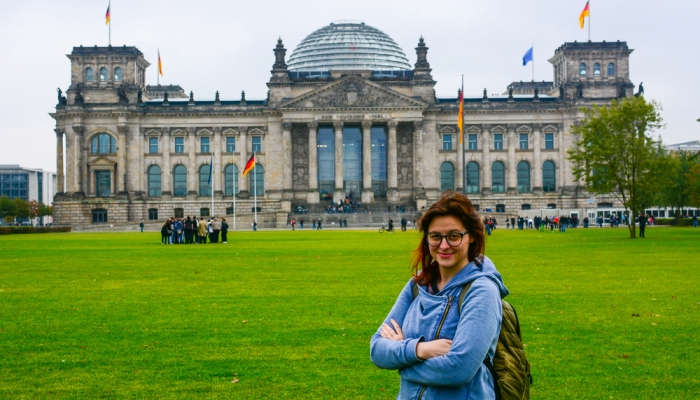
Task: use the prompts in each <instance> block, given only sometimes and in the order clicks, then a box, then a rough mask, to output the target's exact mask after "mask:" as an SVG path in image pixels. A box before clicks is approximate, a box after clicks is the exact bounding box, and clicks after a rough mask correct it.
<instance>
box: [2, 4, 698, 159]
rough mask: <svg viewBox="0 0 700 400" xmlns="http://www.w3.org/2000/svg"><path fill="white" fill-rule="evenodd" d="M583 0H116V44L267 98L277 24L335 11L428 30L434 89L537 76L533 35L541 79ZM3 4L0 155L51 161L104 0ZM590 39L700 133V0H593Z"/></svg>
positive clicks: (227, 92) (476, 90)
mask: <svg viewBox="0 0 700 400" xmlns="http://www.w3.org/2000/svg"><path fill="white" fill-rule="evenodd" d="M584 5H585V1H584V0H530V1H523V0H480V1H476V0H462V1H447V0H436V1H411V0H403V1H385V0H370V1H366V0H353V1H340V0H324V1H302V0H297V1H288V0H287V1H277V0H274V1H271V0H266V1H251V0H246V1H236V0H226V1H224V0H221V1H219V0H216V1H214V0H200V1H197V2H195V1H191V0H190V1H181V0H167V1H166V0H113V1H112V45H114V46H121V45H124V44H126V45H129V46H136V47H137V48H139V49H140V50H141V51H142V52H143V53H144V54H145V56H146V59H147V60H148V61H149V62H151V64H152V66H151V67H149V69H148V70H147V77H146V81H147V84H155V81H156V63H157V56H156V52H157V49H158V48H160V53H161V57H162V59H163V66H164V74H165V75H164V78H162V79H161V83H166V84H170V83H172V84H179V85H181V86H182V87H183V88H184V89H185V91H187V92H189V91H190V90H193V91H194V95H195V99H198V100H206V99H208V100H211V99H213V98H214V92H215V91H216V90H219V91H220V92H221V98H222V100H238V99H239V98H240V92H241V90H245V91H246V97H247V99H248V100H254V99H264V98H265V97H266V93H267V87H266V86H265V83H266V82H267V81H268V79H269V75H270V69H271V67H272V64H273V61H274V57H273V53H272V48H273V47H274V46H275V43H276V41H277V38H278V37H281V38H282V40H283V41H284V45H285V47H286V48H287V57H289V56H290V55H291V53H292V51H293V50H294V48H295V47H296V46H297V45H298V44H299V43H300V42H301V40H302V39H303V38H304V37H306V36H307V35H308V34H310V33H311V32H313V31H314V30H316V29H319V28H321V27H323V26H325V25H328V24H329V23H330V22H333V21H338V20H347V19H350V20H355V21H362V22H365V23H366V24H368V25H371V26H373V27H375V28H378V29H380V30H382V31H383V32H385V33H386V34H388V35H389V36H390V37H392V38H393V39H394V40H395V41H396V42H397V43H398V45H399V46H400V47H401V48H403V50H404V52H405V53H406V56H407V57H408V59H409V61H410V63H411V65H413V64H414V63H415V59H416V55H415V50H414V48H415V46H416V44H417V42H418V38H419V37H420V36H421V35H422V36H423V37H424V38H425V42H426V44H427V46H428V47H429V48H430V50H429V51H428V61H429V62H430V65H431V67H432V69H433V77H434V79H435V80H436V81H437V86H436V91H437V95H438V96H439V97H454V96H456V90H457V88H458V86H459V80H460V74H464V86H465V95H466V96H467V97H477V96H479V97H480V96H481V91H482V90H483V89H484V88H487V90H488V92H489V93H502V92H504V91H505V88H506V86H507V85H508V84H509V83H510V82H511V81H518V80H529V79H530V78H531V69H530V66H529V65H528V66H527V67H523V66H522V65H521V59H522V56H523V54H524V53H525V51H526V50H527V49H528V48H529V47H530V45H531V44H534V66H535V79H536V80H548V81H551V80H552V79H553V77H552V74H553V73H552V67H551V65H550V64H549V63H548V62H547V59H548V58H550V57H551V56H552V55H553V54H554V50H555V49H556V48H557V47H558V46H560V45H561V44H563V43H564V42H570V41H574V40H578V41H585V40H587V29H584V30H581V29H579V27H578V15H579V13H580V12H581V10H582V9H583V7H584ZM2 8H3V11H2V13H1V14H0V38H1V39H0V54H2V58H3V62H2V63H0V88H1V89H2V94H1V95H0V116H1V117H2V121H1V122H0V164H21V165H22V166H24V167H29V168H43V169H48V170H51V171H55V169H56V137H55V134H54V132H53V129H54V127H55V124H54V120H53V119H52V118H51V117H50V116H49V115H48V113H49V112H52V111H53V110H54V109H55V104H56V88H57V87H60V88H61V89H62V90H64V91H65V89H67V87H68V85H69V84H70V62H69V60H68V59H67V58H66V56H65V55H66V54H68V53H70V52H71V49H72V47H73V46H78V45H81V44H82V45H84V46H92V45H99V46H105V45H106V44H107V32H108V31H107V27H106V26H105V23H104V14H105V11H106V8H107V1H106V0H104V1H95V0H90V1H88V0H84V1H77V0H54V1H39V0H25V1H11V2H10V1H8V2H3V7H2ZM591 18H592V20H591V22H592V25H591V27H592V29H591V39H592V40H594V41H602V40H607V41H615V40H624V41H627V43H628V45H629V47H630V48H632V49H634V52H633V53H632V55H631V56H630V78H631V80H632V82H633V83H634V84H635V85H638V84H639V82H640V81H643V82H644V88H645V96H646V98H647V99H652V100H656V101H658V102H659V103H660V104H661V105H662V108H663V111H662V114H663V117H664V119H665V122H666V127H665V128H664V129H663V130H662V131H660V132H659V134H660V135H661V137H662V140H663V141H664V143H666V144H671V143H677V142H682V141H689V140H697V139H700V123H698V122H697V121H696V120H697V118H699V117H700V102H698V100H697V98H698V91H699V89H700V70H699V69H698V66H700V54H699V53H698V47H697V46H698V44H697V40H698V38H700V27H699V26H700V22H699V21H700V2H699V1H697V0H669V1H666V2H660V1H650V0H607V1H603V0H592V1H591Z"/></svg>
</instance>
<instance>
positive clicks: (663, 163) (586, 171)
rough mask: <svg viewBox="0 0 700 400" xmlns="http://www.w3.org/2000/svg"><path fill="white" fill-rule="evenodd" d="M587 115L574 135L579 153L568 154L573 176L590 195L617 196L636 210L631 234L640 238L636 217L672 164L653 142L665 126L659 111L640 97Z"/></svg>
mask: <svg viewBox="0 0 700 400" xmlns="http://www.w3.org/2000/svg"><path fill="white" fill-rule="evenodd" d="M583 112H584V114H585V118H584V120H583V121H582V122H581V123H580V124H579V125H577V126H574V128H573V130H572V131H573V133H574V134H575V135H577V142H576V147H575V148H574V149H572V150H569V152H568V153H569V160H570V161H571V163H572V167H573V168H572V173H573V175H574V177H576V179H577V180H579V181H581V182H583V183H584V185H585V187H586V190H588V191H590V192H592V193H596V194H610V195H612V196H615V197H616V198H617V199H618V200H620V202H621V203H622V204H623V205H624V206H625V208H627V209H628V210H630V212H631V216H630V218H628V228H629V231H630V238H635V237H636V232H635V229H636V224H635V221H636V216H637V215H638V214H639V212H641V211H643V210H644V209H645V208H646V207H648V206H650V205H652V204H653V201H654V200H655V199H656V198H657V197H658V196H657V194H656V193H658V188H659V187H660V186H661V185H662V184H663V176H662V174H661V173H660V171H664V168H668V165H669V163H670V159H669V157H668V156H666V155H665V153H664V151H663V149H662V148H661V143H660V141H658V140H655V139H653V138H652V137H651V132H652V131H653V130H654V129H657V128H659V127H661V125H662V119H661V114H660V112H659V107H658V106H657V105H656V104H654V103H651V102H647V101H646V100H645V99H644V97H641V96H639V97H629V98H625V99H621V100H613V101H612V102H611V103H610V105H603V106H593V107H591V108H587V109H583Z"/></svg>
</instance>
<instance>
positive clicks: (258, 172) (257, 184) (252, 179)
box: [248, 162, 265, 196]
mask: <svg viewBox="0 0 700 400" xmlns="http://www.w3.org/2000/svg"><path fill="white" fill-rule="evenodd" d="M248 176H249V178H248V179H249V182H248V185H250V186H249V187H248V189H249V190H250V194H252V195H255V196H262V195H264V194H265V168H263V166H262V165H260V164H258V163H257V162H256V163H255V168H253V170H252V171H250V174H248Z"/></svg>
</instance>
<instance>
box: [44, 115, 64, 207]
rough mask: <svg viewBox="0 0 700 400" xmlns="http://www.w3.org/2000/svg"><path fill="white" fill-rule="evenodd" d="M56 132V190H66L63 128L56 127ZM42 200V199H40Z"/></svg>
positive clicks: (60, 191)
mask: <svg viewBox="0 0 700 400" xmlns="http://www.w3.org/2000/svg"><path fill="white" fill-rule="evenodd" d="M55 132H56V192H58V193H63V192H65V186H64V185H63V133H64V132H63V130H61V129H55ZM40 200H41V199H40Z"/></svg>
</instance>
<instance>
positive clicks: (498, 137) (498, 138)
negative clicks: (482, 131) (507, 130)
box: [493, 133, 503, 150]
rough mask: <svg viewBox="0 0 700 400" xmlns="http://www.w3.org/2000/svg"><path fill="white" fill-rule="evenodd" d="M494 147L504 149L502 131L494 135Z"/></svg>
mask: <svg viewBox="0 0 700 400" xmlns="http://www.w3.org/2000/svg"><path fill="white" fill-rule="evenodd" d="M493 149H494V150H503V134H502V133H495V134H494V135H493Z"/></svg>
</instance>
